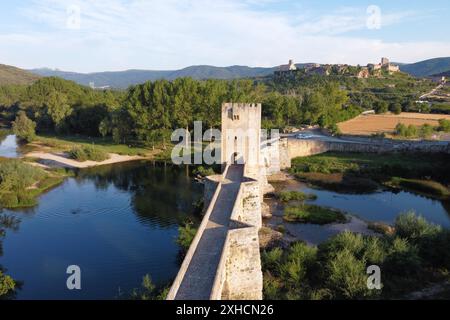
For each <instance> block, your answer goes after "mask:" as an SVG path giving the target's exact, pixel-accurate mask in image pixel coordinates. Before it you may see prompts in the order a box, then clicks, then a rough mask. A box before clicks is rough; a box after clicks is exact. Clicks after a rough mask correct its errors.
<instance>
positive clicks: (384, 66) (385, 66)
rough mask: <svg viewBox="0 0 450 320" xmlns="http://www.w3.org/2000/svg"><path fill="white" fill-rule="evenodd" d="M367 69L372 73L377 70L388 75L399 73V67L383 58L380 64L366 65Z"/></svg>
mask: <svg viewBox="0 0 450 320" xmlns="http://www.w3.org/2000/svg"><path fill="white" fill-rule="evenodd" d="M367 68H368V69H369V70H370V71H372V72H374V71H378V70H385V71H387V72H389V73H390V74H392V73H395V72H399V71H400V67H399V66H397V65H394V64H392V63H391V62H390V61H389V59H388V58H384V57H383V58H381V63H378V64H373V63H369V64H368V65H367Z"/></svg>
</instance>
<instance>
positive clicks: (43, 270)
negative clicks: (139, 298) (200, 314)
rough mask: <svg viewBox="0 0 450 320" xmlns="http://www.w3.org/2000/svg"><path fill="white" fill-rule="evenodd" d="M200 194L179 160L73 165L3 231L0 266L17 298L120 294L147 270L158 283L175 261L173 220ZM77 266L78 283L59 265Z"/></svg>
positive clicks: (188, 212)
mask: <svg viewBox="0 0 450 320" xmlns="http://www.w3.org/2000/svg"><path fill="white" fill-rule="evenodd" d="M201 196H202V187H201V185H199V184H197V183H195V182H194V181H193V179H192V178H191V177H190V176H189V175H187V174H186V169H185V167H176V166H170V165H165V164H161V163H160V164H157V163H152V162H141V161H138V162H130V163H124V164H116V165H111V166H104V167H99V168H96V169H87V170H81V171H78V172H77V173H76V176H75V177H74V178H69V179H67V180H66V181H65V182H64V183H63V184H62V185H61V186H59V187H57V188H55V189H53V190H51V191H49V192H48V193H46V194H44V195H42V196H41V197H40V199H39V205H38V206H36V207H34V208H32V209H26V210H16V211H11V210H2V212H1V214H2V215H7V216H13V217H16V218H18V219H20V223H19V224H18V228H17V230H16V231H13V230H8V229H7V230H6V236H5V238H4V240H3V250H2V251H3V255H2V256H0V265H2V266H3V268H6V269H7V274H9V275H10V276H11V277H13V278H14V279H16V280H19V281H20V282H21V283H22V288H21V290H18V294H17V298H18V299H113V298H127V296H128V295H129V293H130V291H131V290H132V289H133V288H136V287H139V286H140V284H141V280H142V277H143V276H144V275H145V274H149V275H150V276H151V277H152V279H153V281H154V283H156V284H158V285H164V284H167V283H170V281H171V280H172V279H173V278H174V276H175V275H176V273H177V271H178V268H179V247H178V245H177V244H176V243H175V239H176V237H177V235H178V227H179V225H182V224H183V223H184V221H185V220H186V219H191V220H195V219H199V217H198V216H195V215H193V214H192V212H193V205H192V203H193V202H194V201H196V200H198V199H199V198H200V197H201ZM0 252H1V251H0ZM0 254H1V253H0ZM69 265H78V266H79V267H80V268H81V274H82V277H81V280H82V281H81V283H82V289H81V290H73V291H70V290H68V289H67V287H66V279H67V277H68V275H67V274H66V268H67V267H68V266H69Z"/></svg>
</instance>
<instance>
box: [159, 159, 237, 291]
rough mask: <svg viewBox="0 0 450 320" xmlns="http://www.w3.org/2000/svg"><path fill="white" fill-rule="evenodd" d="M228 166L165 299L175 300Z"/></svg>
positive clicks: (227, 166) (226, 167)
mask: <svg viewBox="0 0 450 320" xmlns="http://www.w3.org/2000/svg"><path fill="white" fill-rule="evenodd" d="M229 168H230V166H229V165H226V166H225V170H224V171H223V173H222V175H221V176H220V179H219V181H218V184H217V187H216V190H215V192H214V195H213V197H212V199H211V201H210V204H209V206H208V209H207V210H206V212H205V215H204V217H203V220H202V222H201V224H200V226H199V228H198V231H197V233H196V235H195V237H194V239H193V240H192V243H191V245H190V247H189V250H188V252H187V253H186V256H185V257H184V260H183V263H182V264H181V267H180V270H179V271H178V274H177V276H176V278H175V280H174V282H173V283H172V287H171V288H170V291H169V293H168V295H167V300H175V298H176V296H177V293H178V290H179V288H180V286H181V283H182V281H183V279H184V277H185V275H186V272H187V270H188V268H189V265H190V263H191V261H192V258H193V256H194V253H195V251H196V250H197V246H198V244H199V242H200V239H201V237H202V235H203V232H204V231H205V229H206V226H207V224H208V221H209V218H210V216H211V213H212V211H213V209H214V206H215V203H216V201H217V198H218V197H219V193H220V191H221V188H222V181H223V180H225V177H226V176H227V173H228V170H229Z"/></svg>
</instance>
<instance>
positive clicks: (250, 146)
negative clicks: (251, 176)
mask: <svg viewBox="0 0 450 320" xmlns="http://www.w3.org/2000/svg"><path fill="white" fill-rule="evenodd" d="M260 143H261V104H260V103H258V104H255V103H224V104H223V105H222V148H221V162H222V165H225V164H226V163H228V164H246V165H249V166H250V167H255V168H256V167H258V166H259V164H260Z"/></svg>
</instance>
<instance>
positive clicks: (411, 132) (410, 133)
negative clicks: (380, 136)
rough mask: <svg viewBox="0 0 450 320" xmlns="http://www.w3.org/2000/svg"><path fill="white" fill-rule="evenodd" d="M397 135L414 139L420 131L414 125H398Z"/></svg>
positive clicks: (396, 128)
mask: <svg viewBox="0 0 450 320" xmlns="http://www.w3.org/2000/svg"><path fill="white" fill-rule="evenodd" d="M395 134H396V135H398V136H400V137H404V138H414V137H416V136H417V134H418V129H417V127H416V126H414V125H412V124H410V125H409V126H406V125H404V124H403V123H398V124H397V126H396V127H395Z"/></svg>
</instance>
